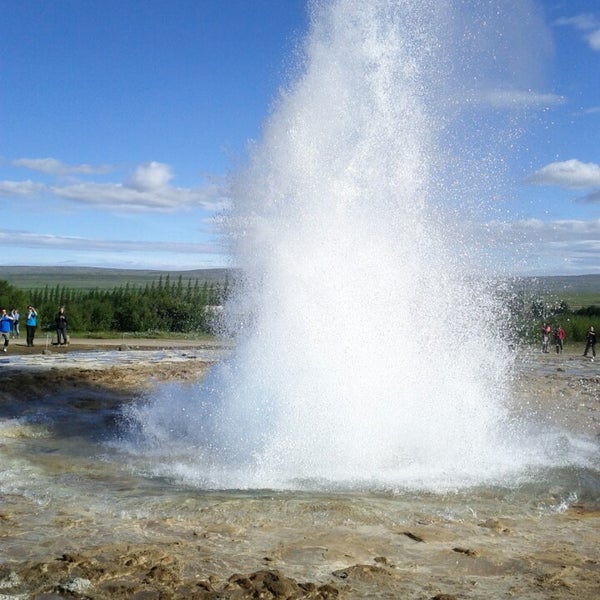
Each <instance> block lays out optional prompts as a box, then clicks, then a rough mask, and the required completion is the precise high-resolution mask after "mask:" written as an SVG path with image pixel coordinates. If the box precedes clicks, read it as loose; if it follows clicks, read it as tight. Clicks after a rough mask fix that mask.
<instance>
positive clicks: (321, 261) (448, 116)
mask: <svg viewBox="0 0 600 600" xmlns="http://www.w3.org/2000/svg"><path fill="white" fill-rule="evenodd" d="M480 4H481V3H471V2H466V3H456V2H452V3H446V2H441V1H440V0H434V1H431V2H427V1H426V0H395V1H392V0H379V1H378V0H373V1H370V2H363V1H357V0H339V1H333V2H328V3H319V4H317V5H314V6H313V14H312V23H311V28H310V32H309V34H308V36H307V39H306V42H305V47H304V50H305V51H304V61H303V63H302V64H301V65H300V67H299V69H298V70H299V74H297V76H296V77H295V79H294V82H293V83H292V84H291V85H290V86H289V88H288V89H287V90H286V91H285V92H283V93H282V94H281V97H280V99H279V101H278V102H277V104H276V106H275V108H274V110H273V113H272V115H271V117H270V119H269V121H268V122H267V124H266V127H265V130H264V137H263V140H262V142H261V143H260V144H258V145H257V146H256V147H255V148H254V149H253V150H252V151H251V155H250V159H249V164H248V166H247V168H246V169H244V170H243V171H241V172H238V173H237V174H236V175H235V177H234V178H233V180H232V195H233V199H234V208H233V211H232V214H231V216H230V218H229V219H228V225H229V234H230V239H231V242H232V251H233V254H234V255H235V257H236V261H237V264H238V265H239V266H240V267H241V270H242V272H243V273H244V276H243V279H242V280H241V281H240V283H239V286H238V289H237V290H236V293H235V294H234V297H233V298H232V299H231V301H230V303H229V305H228V306H227V307H226V315H227V316H226V325H228V326H229V327H231V328H232V329H234V330H235V331H236V336H237V338H236V339H237V347H236V349H235V351H234V352H233V355H232V356H231V357H230V358H229V359H228V360H225V361H223V362H222V363H220V364H219V365H217V366H216V367H215V368H214V369H213V371H212V372H211V373H210V375H209V376H208V379H207V380H206V381H204V382H203V383H202V384H200V385H198V386H196V387H192V388H181V387H180V386H177V385H168V386H164V387H162V388H159V389H158V390H156V392H155V393H154V394H153V396H152V397H151V398H150V399H148V401H147V402H146V403H144V404H143V405H141V406H137V407H135V408H134V409H132V412H131V414H130V415H129V416H130V417H131V419H132V420H133V421H135V422H136V427H137V429H138V434H139V436H138V437H137V438H136V440H135V443H136V444H138V446H137V447H138V449H139V448H142V449H143V452H144V454H145V456H146V457H148V456H149V455H150V454H152V453H154V455H155V458H156V464H157V465H159V466H157V467H156V472H162V473H164V474H169V475H170V476H176V477H181V478H183V479H185V480H186V481H188V482H192V483H196V484H197V485H201V486H204V487H209V488H211V487H216V488H248V487H249V488H289V487H293V488H298V487H311V486H319V485H324V486H329V487H330V488H331V487H346V486H358V487H365V486H366V487H368V488H370V489H373V488H378V487H381V486H383V487H386V488H388V487H389V486H392V487H393V486H407V487H434V488H436V489H440V488H448V487H452V486H461V485H473V484H475V483H480V482H485V481H495V480H496V479H497V478H502V477H504V476H505V475H506V474H508V473H514V472H515V471H518V470H519V469H523V468H525V466H526V465H524V464H523V461H524V460H525V459H524V458H522V456H523V452H522V449H521V450H517V449H516V448H511V442H509V441H507V437H509V429H508V427H509V426H508V419H507V415H506V414H505V409H504V407H503V402H504V400H505V399H506V397H507V394H508V391H507V382H508V379H509V375H510V370H511V356H510V353H509V352H508V350H507V349H506V347H505V345H504V344H503V343H502V342H501V341H500V340H499V336H498V333H499V330H500V327H499V324H500V319H502V318H503V315H502V310H501V307H500V306H499V304H498V303H497V301H496V300H495V298H494V295H493V294H492V293H491V291H490V290H491V286H490V281H489V280H488V278H487V277H486V275H485V269H483V268H482V267H481V264H482V263H481V262H480V261H481V260H482V258H481V256H482V255H481V254H480V253H478V249H477V248H476V247H475V246H474V245H473V240H472V239H469V238H467V237H466V236H465V235H464V234H463V233H461V228H460V220H461V219H462V220H467V219H468V218H469V211H471V210H472V208H473V205H474V202H476V201H479V199H480V197H481V193H482V191H485V190H484V189H483V188H484V187H485V186H489V185H490V182H491V181H492V180H493V179H494V176H495V172H494V173H492V171H494V170H497V168H498V165H499V164H500V162H501V161H496V162H494V165H493V169H491V167H490V161H489V158H488V159H486V160H487V163H486V166H485V170H484V166H483V165H482V163H481V162H477V161H475V160H472V159H473V157H474V156H475V155H476V154H477V152H481V151H483V150H482V148H483V147H484V145H485V144H486V143H488V144H489V145H490V146H495V145H497V144H498V142H499V140H500V137H501V134H500V133H499V131H500V129H496V130H494V129H493V126H498V127H500V124H499V123H498V122H497V120H496V121H495V122H494V123H493V125H492V124H491V123H490V122H489V119H488V118H484V117H483V116H482V115H483V112H485V111H484V110H483V109H481V111H482V112H480V113H477V112H476V111H474V112H473V113H471V115H470V117H468V118H467V117H466V116H465V115H466V114H467V113H466V110H467V109H466V108H465V106H467V105H469V106H471V105H473V104H477V99H480V98H482V97H484V96H485V94H484V92H485V89H484V88H485V86H488V85H490V82H491V80H492V79H493V77H497V76H502V75H503V73H504V71H506V72H508V71H509V70H510V69H509V68H508V67H509V66H511V65H512V63H511V60H510V59H509V56H508V55H506V56H505V60H504V61H503V59H502V56H503V55H502V51H503V50H502V48H500V49H498V48H494V49H492V48H490V47H489V46H490V45H491V40H490V39H488V38H494V37H498V38H499V39H501V40H502V42H503V44H504V49H505V50H506V48H507V47H509V46H512V45H513V44H511V42H510V40H507V39H506V36H504V37H503V36H502V35H499V34H498V31H500V30H501V23H502V21H501V19H502V18H503V16H504V15H508V14H512V13H511V11H513V10H515V11H517V12H518V13H519V14H518V15H516V16H514V15H513V18H515V19H518V18H522V20H523V23H524V22H525V21H526V19H523V14H524V12H525V13H527V7H525V8H524V5H525V4H526V3H524V2H521V1H520V0H519V2H515V3H514V4H515V6H512V4H513V3H508V4H511V7H506V6H505V5H506V4H507V3H506V2H504V3H501V4H502V5H503V8H498V7H495V8H494V7H491V6H489V5H491V4H494V3H493V2H492V3H485V7H481V6H479V5H480ZM451 5H452V9H451ZM457 6H460V7H462V9H463V11H464V14H463V13H461V12H458V11H457V9H456V7H457ZM467 14H468V15H469V17H468V20H467V17H465V15H467ZM498 15H500V16H498ZM530 21H531V19H530ZM515 22H516V21H515ZM513 25H514V22H513ZM523 26H525V25H523ZM481 28H483V29H484V32H483V33H482V31H481ZM507 30H509V31H512V29H508V28H507ZM497 34H498V35H497ZM486 36H488V37H486ZM482 40H483V41H485V44H483V45H482V44H480V43H479V42H480V41H482ZM489 56H493V59H494V61H495V63H494V68H490V67H489V65H488V66H485V65H486V57H489ZM453 60H454V61H456V62H453ZM484 66H485V68H484ZM515 76H516V75H515ZM475 83H477V84H478V86H479V87H476V86H475ZM476 115H479V119H480V120H478V117H477V116H476ZM488 116H489V115H488ZM467 121H468V122H469V123H470V124H471V126H472V127H470V128H469V129H461V127H462V125H464V123H465V122H467ZM461 124H462V125H461ZM457 140H461V141H462V142H463V143H462V144H459V143H458V141H457ZM465 165H469V166H468V167H465ZM489 195H490V190H489V189H488V190H487V196H489ZM459 202H460V204H459ZM484 241H485V240H484ZM511 434H514V431H513V432H512V433H511ZM527 454H528V457H527V460H528V461H529V463H528V464H529V465H530V464H531V461H532V460H533V461H534V462H535V459H533V458H532V453H530V452H528V453H527Z"/></svg>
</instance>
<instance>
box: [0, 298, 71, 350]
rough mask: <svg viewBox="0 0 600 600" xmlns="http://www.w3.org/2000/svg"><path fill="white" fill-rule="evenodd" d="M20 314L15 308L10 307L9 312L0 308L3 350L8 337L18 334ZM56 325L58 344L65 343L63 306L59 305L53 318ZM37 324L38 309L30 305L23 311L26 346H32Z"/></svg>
mask: <svg viewBox="0 0 600 600" xmlns="http://www.w3.org/2000/svg"><path fill="white" fill-rule="evenodd" d="M20 318H21V316H20V314H19V311H18V310H17V309H16V308H13V309H11V311H10V313H9V312H7V310H6V309H5V308H3V309H0V335H1V336H2V338H3V339H4V346H3V348H2V351H3V352H7V350H8V344H9V339H10V338H18V337H19V336H20V330H19V322H20ZM54 323H55V325H56V337H57V343H58V345H59V346H62V345H65V344H66V343H67V315H66V314H65V308H64V306H61V307H59V309H58V312H57V313H56V317H55V319H54ZM37 326H38V311H37V310H36V309H35V308H34V307H33V306H31V305H29V306H28V307H27V311H26V312H25V327H26V329H27V346H28V347H32V346H33V340H34V338H35V332H36V329H37Z"/></svg>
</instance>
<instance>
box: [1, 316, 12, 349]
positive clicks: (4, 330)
mask: <svg viewBox="0 0 600 600" xmlns="http://www.w3.org/2000/svg"><path fill="white" fill-rule="evenodd" d="M12 323H13V318H12V317H11V316H10V315H9V314H7V312H6V309H5V308H3V309H2V311H1V312H0V335H2V337H3V338H4V348H2V351H3V352H6V351H7V350H8V338H9V337H10V332H11V330H12Z"/></svg>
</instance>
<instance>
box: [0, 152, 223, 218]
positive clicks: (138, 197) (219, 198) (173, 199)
mask: <svg viewBox="0 0 600 600" xmlns="http://www.w3.org/2000/svg"><path fill="white" fill-rule="evenodd" d="M23 161H27V164H28V165H30V167H29V168H32V167H33V166H34V165H37V168H38V170H43V171H44V172H46V173H52V174H60V175H65V174H66V173H67V172H68V173H71V174H73V173H75V170H74V169H75V167H70V168H66V167H65V168H63V167H64V165H62V163H60V161H55V160H54V159H19V160H18V161H12V163H13V164H14V163H15V162H23ZM83 167H84V165H80V166H79V168H80V169H81V170H80V171H79V172H80V173H83V172H84V171H83ZM94 169H96V168H94V167H90V170H89V171H87V173H94V172H96V173H99V172H100V171H99V170H94ZM98 169H99V168H98ZM172 178H173V175H172V172H171V168H170V167H169V165H166V164H163V163H159V162H149V163H145V164H142V165H139V166H138V167H137V168H136V169H135V170H134V172H133V173H132V174H131V176H130V177H129V178H128V179H126V180H125V182H122V183H99V182H88V181H80V182H77V183H69V184H67V185H62V184H58V185H49V184H44V183H36V182H33V181H29V180H28V181H0V196H7V197H10V196H14V197H19V198H24V197H36V196H41V195H48V196H51V197H52V196H53V197H55V198H62V199H65V200H69V201H70V202H74V203H78V204H81V205H85V206H88V207H95V208H98V209H103V210H110V211H118V212H130V213H139V212H176V211H178V210H182V209H190V208H201V209H203V210H207V211H218V210H222V209H224V208H226V207H227V206H228V205H229V200H228V198H227V197H226V194H225V191H224V189H223V188H222V187H221V186H219V185H216V184H214V183H211V184H209V185H205V186H203V187H198V188H181V187H175V186H172V185H170V181H171V179H172Z"/></svg>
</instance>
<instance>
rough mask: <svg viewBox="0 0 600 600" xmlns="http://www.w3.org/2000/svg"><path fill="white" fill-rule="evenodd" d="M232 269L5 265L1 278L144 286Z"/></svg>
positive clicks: (23, 282) (38, 283) (223, 275)
mask: <svg viewBox="0 0 600 600" xmlns="http://www.w3.org/2000/svg"><path fill="white" fill-rule="evenodd" d="M232 275H233V271H232V270H231V269H194V270H191V271H153V270H151V269H148V270H143V269H104V268H99V267H28V266H17V267H2V272H1V273H0V279H4V280H5V281H8V283H10V284H11V285H14V286H15V287H17V288H19V289H22V290H36V289H43V288H45V287H46V286H48V287H50V288H53V287H56V286H57V285H60V286H61V287H62V286H64V287H68V288H72V289H83V290H86V289H113V288H115V287H120V286H124V285H125V284H127V283H129V285H130V286H136V287H143V286H145V285H146V284H147V283H148V284H151V283H152V282H153V281H154V282H158V281H159V280H160V278H161V277H162V278H163V280H164V279H165V278H166V277H167V276H169V279H170V281H171V283H176V282H177V281H178V279H179V277H180V276H181V280H182V282H183V284H184V285H187V284H188V282H189V281H190V280H191V282H192V284H195V282H196V281H199V282H201V283H204V282H205V281H208V282H209V283H212V282H223V281H225V280H226V279H227V278H228V277H229V278H231V276H232Z"/></svg>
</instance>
